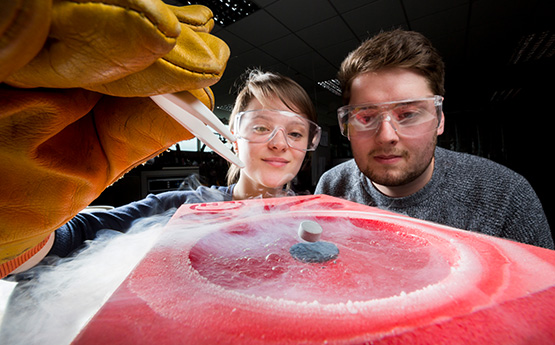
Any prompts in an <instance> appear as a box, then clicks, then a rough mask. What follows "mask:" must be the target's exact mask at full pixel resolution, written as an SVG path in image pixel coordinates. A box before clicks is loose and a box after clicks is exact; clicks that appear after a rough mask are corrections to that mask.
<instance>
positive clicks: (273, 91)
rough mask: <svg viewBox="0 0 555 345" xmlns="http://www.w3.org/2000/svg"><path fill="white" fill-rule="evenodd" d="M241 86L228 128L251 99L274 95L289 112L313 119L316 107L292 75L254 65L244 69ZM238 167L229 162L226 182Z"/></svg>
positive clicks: (236, 174) (262, 99)
mask: <svg viewBox="0 0 555 345" xmlns="http://www.w3.org/2000/svg"><path fill="white" fill-rule="evenodd" d="M242 80H243V82H242V84H243V85H242V88H241V91H240V92H239V94H238V95H237V98H236V99H235V106H234V107H233V110H232V111H231V115H230V117H229V128H231V129H233V124H234V123H235V116H236V115H237V114H238V113H240V112H241V111H244V110H245V109H246V108H247V107H248V105H249V103H250V102H251V101H252V100H253V99H257V100H258V101H259V102H260V103H262V104H263V105H264V104H265V103H266V102H267V101H268V100H270V99H273V98H277V99H279V100H281V101H282V102H283V104H285V105H286V106H287V107H288V108H289V109H290V110H291V111H292V112H295V113H297V114H303V115H305V116H306V117H307V119H309V120H310V121H313V122H317V116H316V109H315V108H314V105H313V103H312V101H311V100H310V97H309V96H308V94H307V93H306V91H305V90H304V89H303V88H302V87H301V86H300V85H299V84H297V83H296V82H295V81H294V80H293V79H291V78H288V77H285V76H283V75H280V74H278V73H272V72H263V71H260V70H258V69H251V70H247V71H246V72H245V74H244V75H243V77H242ZM239 173H240V169H239V168H237V167H236V166H235V165H230V166H229V170H228V171H227V184H228V185H230V184H233V183H236V182H237V181H238V180H239Z"/></svg>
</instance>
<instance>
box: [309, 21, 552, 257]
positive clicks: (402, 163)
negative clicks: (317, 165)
mask: <svg viewBox="0 0 555 345" xmlns="http://www.w3.org/2000/svg"><path fill="white" fill-rule="evenodd" d="M338 77H339V80H340V82H341V85H342V91H343V100H344V103H345V104H346V105H345V106H343V107H341V108H340V109H339V110H338V118H339V124H340V127H341V131H342V133H343V134H344V135H345V136H347V137H348V138H349V140H350V143H351V149H352V152H353V156H354V159H353V160H350V161H348V162H345V163H343V164H340V165H338V166H336V167H334V168H332V169H331V170H329V171H327V172H326V173H324V175H322V177H321V179H320V181H319V182H318V185H317V186H316V191H315V193H316V194H329V195H333V196H337V197H342V198H345V199H348V200H351V201H355V202H358V203H361V204H366V205H370V206H376V207H380V208H384V209H388V210H390V211H394V212H398V213H402V214H406V215H409V216H411V217H415V218H420V219H425V220H429V221H433V222H437V223H441V224H445V225H448V226H452V227H456V228H460V229H466V230H472V231H477V232H481V233H484V234H487V235H492V236H498V237H503V238H508V239H512V240H515V241H518V242H522V243H528V244H532V245H536V246H541V247H545V248H550V249H553V248H554V247H553V238H552V236H551V230H550V228H549V225H548V223H547V219H546V217H545V213H544V211H543V209H542V205H541V203H540V201H539V199H538V197H537V196H536V194H535V192H534V191H533V189H532V187H531V186H530V184H529V183H528V182H527V181H526V180H525V179H524V178H523V177H522V176H520V175H518V174H517V173H515V172H513V171H511V170H510V169H508V168H506V167H504V166H501V165H499V164H497V163H494V162H492V161H490V160H487V159H484V158H480V157H477V156H472V155H469V154H464V153H457V152H453V151H449V150H446V149H443V148H439V147H436V143H437V136H438V135H440V134H442V133H443V129H444V121H445V119H444V114H443V111H442V101H443V97H442V95H443V94H444V64H443V61H442V59H441V57H440V56H439V54H438V52H437V51H436V50H435V49H434V48H433V47H432V45H431V43H430V42H429V40H428V39H426V38H425V37H424V36H422V35H421V34H419V33H416V32H409V31H402V30H394V31H390V32H383V33H380V34H378V35H377V36H375V37H373V38H371V39H369V40H367V41H365V42H363V43H362V44H361V45H360V46H359V47H358V48H357V49H355V50H354V51H353V52H351V53H350V54H349V56H347V58H346V59H345V61H343V63H342V65H341V68H340V71H339V73H338Z"/></svg>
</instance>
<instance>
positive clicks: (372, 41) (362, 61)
mask: <svg viewBox="0 0 555 345" xmlns="http://www.w3.org/2000/svg"><path fill="white" fill-rule="evenodd" d="M387 68H406V69H410V70H413V71H415V72H417V73H419V74H421V75H422V76H423V77H424V78H426V80H427V82H428V85H429V87H430V89H431V91H432V92H433V93H434V94H435V95H441V96H443V95H444V94H445V89H444V78H445V65H444V63H443V60H442V58H441V56H440V55H439V52H438V51H437V50H436V49H435V48H434V47H433V46H432V43H431V42H430V40H428V39H427V38H426V37H425V36H424V35H422V34H420V33H418V32H414V31H405V30H401V29H396V30H392V31H386V32H381V33H379V34H377V35H376V36H373V37H371V38H369V39H367V40H366V41H364V42H362V43H361V45H360V46H359V47H358V48H357V49H355V50H353V51H352V52H351V53H349V55H348V56H347V57H346V58H345V60H344V61H343V62H342V63H341V67H340V69H339V73H338V79H339V82H340V84H341V89H342V96H343V102H344V103H345V104H347V103H349V99H350V98H351V84H352V81H353V79H355V78H356V77H357V76H358V75H360V74H364V73H367V72H376V71H378V70H382V69H387Z"/></svg>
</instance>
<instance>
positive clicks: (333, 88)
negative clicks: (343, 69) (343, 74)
mask: <svg viewBox="0 0 555 345" xmlns="http://www.w3.org/2000/svg"><path fill="white" fill-rule="evenodd" d="M318 85H320V86H321V87H323V88H324V89H326V90H328V91H329V92H331V93H333V94H334V95H337V96H341V87H340V86H339V80H337V79H330V80H324V81H319V82H318Z"/></svg>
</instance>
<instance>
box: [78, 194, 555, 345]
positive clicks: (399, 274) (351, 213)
mask: <svg viewBox="0 0 555 345" xmlns="http://www.w3.org/2000/svg"><path fill="white" fill-rule="evenodd" d="M302 220H313V221H316V222H318V223H319V224H320V225H321V226H322V227H323V229H324V231H323V234H322V240H324V241H327V242H331V243H334V244H336V245H337V247H338V248H339V256H338V257H337V259H335V260H332V261H330V262H327V263H321V264H306V263H301V262H299V261H296V260H295V259H293V258H292V257H291V256H290V255H289V253H288V248H289V247H290V246H291V245H292V244H294V243H297V242H299V241H300V239H299V238H298V236H297V235H296V228H295V226H296V224H298V223H300V221H302ZM554 341H555V251H552V250H548V249H543V248H539V247H534V246H530V245H525V244H521V243H516V242H513V241H509V240H504V239H499V238H494V237H490V236H486V235H481V234H477V233H473V232H470V231H464V230H459V229H453V228H449V227H446V226H441V225H438V224H434V223H431V222H426V221H422V220H417V219H414V218H410V217H406V216H402V215H399V214H394V213H391V212H387V211H383V210H379V209H377V208H373V207H368V206H364V205H360V204H356V203H352V202H348V201H345V200H342V199H338V198H333V197H329V196H322V195H317V196H299V197H287V198H279V199H257V200H247V201H231V202H223V203H207V204H190V205H183V206H182V207H181V208H180V209H179V210H178V211H177V212H176V214H175V215H174V216H173V218H172V220H171V221H170V223H169V224H168V226H167V228H166V229H165V231H164V234H163V235H162V236H161V238H160V239H159V241H158V242H157V243H156V244H154V246H153V248H152V249H151V250H150V252H149V253H147V255H146V256H145V257H144V259H143V260H142V261H141V262H140V263H139V264H138V265H137V267H136V268H135V269H134V270H133V272H132V273H131V274H130V275H129V276H128V277H127V278H126V280H125V281H124V282H123V283H122V284H121V286H120V287H119V288H118V289H117V290H116V292H115V293H114V294H113V295H112V296H111V297H110V299H109V300H108V301H107V302H106V303H105V304H104V305H103V307H102V308H101V309H100V311H99V312H98V313H97V314H96V315H95V316H94V317H93V318H92V320H90V322H89V323H88V324H87V325H86V327H84V329H83V330H82V331H81V333H80V334H79V335H78V336H77V338H76V339H75V340H74V344H153V343H155V344H365V343H372V344H407V343H410V344H550V343H553V342H554Z"/></svg>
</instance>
